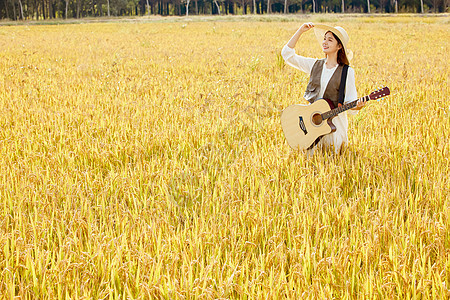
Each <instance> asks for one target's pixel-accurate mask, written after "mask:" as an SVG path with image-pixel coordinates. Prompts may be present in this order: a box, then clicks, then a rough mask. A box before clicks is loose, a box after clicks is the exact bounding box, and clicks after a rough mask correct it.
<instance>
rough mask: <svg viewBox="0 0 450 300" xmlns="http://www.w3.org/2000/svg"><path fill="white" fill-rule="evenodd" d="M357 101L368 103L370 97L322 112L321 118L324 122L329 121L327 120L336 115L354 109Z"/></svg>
mask: <svg viewBox="0 0 450 300" xmlns="http://www.w3.org/2000/svg"><path fill="white" fill-rule="evenodd" d="M359 100H365V101H369V100H370V97H369V96H364V97H361V98H359V99H356V100H355V101H352V102H349V103H347V104H344V105H341V106H339V107H336V108H334V109H332V110H329V111H327V112H324V113H323V114H322V118H323V119H324V120H326V119H329V118H333V117H335V116H337V115H338V114H340V113H341V112H344V111H346V110H349V109H352V108H354V107H356V103H358V101H359Z"/></svg>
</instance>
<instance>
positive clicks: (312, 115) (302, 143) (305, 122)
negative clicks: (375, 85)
mask: <svg viewBox="0 0 450 300" xmlns="http://www.w3.org/2000/svg"><path fill="white" fill-rule="evenodd" d="M389 94H390V90H389V88H388V87H384V88H382V89H379V90H377V91H375V92H372V93H371V94H370V95H368V96H364V97H361V98H359V99H357V100H355V101H352V102H349V103H347V104H344V105H341V106H339V107H337V108H334V109H332V108H331V107H330V104H329V103H328V101H327V100H325V99H319V100H317V101H315V102H314V103H312V104H307V105H301V104H294V105H291V106H288V107H286V108H285V109H284V110H283V112H282V114H281V127H282V128H283V132H284V136H285V137H286V140H287V142H288V144H289V146H291V148H293V149H298V150H305V149H309V148H311V147H313V146H314V145H315V144H317V143H318V142H319V140H320V138H321V137H322V136H324V135H325V134H328V133H331V132H334V131H336V127H335V126H334V125H333V122H332V119H333V117H335V116H337V115H338V114H340V113H342V112H344V111H346V110H349V109H351V108H354V107H356V103H357V102H358V100H360V99H361V100H366V101H369V100H375V99H379V98H381V97H384V96H387V95H389Z"/></svg>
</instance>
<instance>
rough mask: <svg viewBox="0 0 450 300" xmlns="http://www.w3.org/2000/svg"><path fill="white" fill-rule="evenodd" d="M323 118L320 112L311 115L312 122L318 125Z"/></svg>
mask: <svg viewBox="0 0 450 300" xmlns="http://www.w3.org/2000/svg"><path fill="white" fill-rule="evenodd" d="M322 121H323V118H322V116H321V115H320V114H315V115H313V117H312V122H313V123H314V125H320V124H322Z"/></svg>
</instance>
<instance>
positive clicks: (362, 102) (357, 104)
mask: <svg viewBox="0 0 450 300" xmlns="http://www.w3.org/2000/svg"><path fill="white" fill-rule="evenodd" d="M364 99H365V97H363V98H362V99H359V100H358V102H356V107H355V108H353V109H354V110H360V109H361V108H363V107H364V105H366V102H367V101H365V100H364Z"/></svg>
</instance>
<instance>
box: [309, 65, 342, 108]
mask: <svg viewBox="0 0 450 300" xmlns="http://www.w3.org/2000/svg"><path fill="white" fill-rule="evenodd" d="M324 63H325V58H323V59H318V60H317V61H316V62H315V63H314V65H313V67H312V70H311V76H310V77H309V83H308V86H307V87H306V91H305V95H304V97H305V99H306V100H308V101H309V102H310V103H313V102H314V101H316V100H317V98H318V96H319V92H320V77H321V75H322V68H323V64H324ZM343 67H344V65H342V64H341V65H339V66H338V67H337V69H336V71H334V74H333V76H331V78H330V81H329V82H328V85H327V88H326V89H325V93H324V94H323V98H324V99H327V100H330V101H331V102H332V103H333V105H334V107H337V106H338V100H339V86H340V85H341V75H342V69H343Z"/></svg>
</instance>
